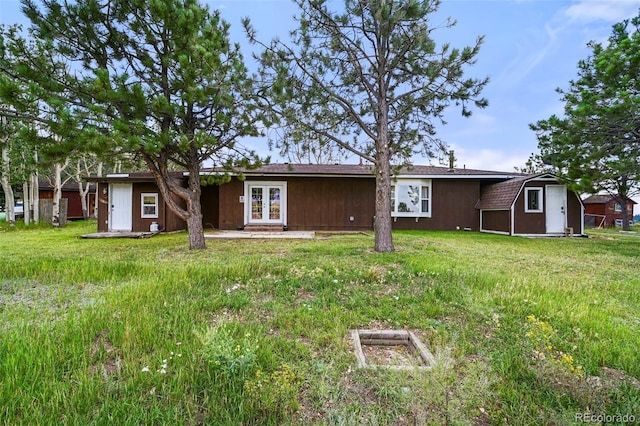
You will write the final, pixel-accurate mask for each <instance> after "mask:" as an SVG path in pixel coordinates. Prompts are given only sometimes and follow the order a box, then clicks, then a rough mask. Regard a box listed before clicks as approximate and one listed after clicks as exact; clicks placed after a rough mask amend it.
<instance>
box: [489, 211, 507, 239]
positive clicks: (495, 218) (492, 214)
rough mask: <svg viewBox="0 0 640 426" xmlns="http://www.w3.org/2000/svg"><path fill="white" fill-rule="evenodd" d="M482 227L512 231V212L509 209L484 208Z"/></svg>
mask: <svg viewBox="0 0 640 426" xmlns="http://www.w3.org/2000/svg"><path fill="white" fill-rule="evenodd" d="M482 229H483V230H485V231H495V232H506V233H509V234H510V233H511V212H510V211H509V210H484V211H483V212H482Z"/></svg>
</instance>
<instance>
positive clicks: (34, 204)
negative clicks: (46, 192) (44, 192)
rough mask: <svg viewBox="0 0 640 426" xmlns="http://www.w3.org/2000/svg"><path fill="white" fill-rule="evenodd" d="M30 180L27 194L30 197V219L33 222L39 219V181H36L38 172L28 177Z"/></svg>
mask: <svg viewBox="0 0 640 426" xmlns="http://www.w3.org/2000/svg"><path fill="white" fill-rule="evenodd" d="M29 179H30V180H31V185H30V187H31V192H30V193H29V196H30V197H31V209H32V215H31V217H32V219H33V223H38V221H39V220H40V211H39V209H40V183H39V182H38V172H37V171H36V172H34V173H32V174H31V176H30V177H29Z"/></svg>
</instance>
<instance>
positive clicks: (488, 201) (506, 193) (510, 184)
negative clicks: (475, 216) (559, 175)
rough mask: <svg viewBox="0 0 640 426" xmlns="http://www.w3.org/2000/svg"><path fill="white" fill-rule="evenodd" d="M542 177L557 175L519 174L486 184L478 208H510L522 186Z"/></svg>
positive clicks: (477, 204)
mask: <svg viewBox="0 0 640 426" xmlns="http://www.w3.org/2000/svg"><path fill="white" fill-rule="evenodd" d="M541 177H555V176H553V175H551V174H549V173H538V174H534V175H525V176H519V177H516V178H513V179H509V180H507V181H504V182H498V183H494V184H492V185H489V186H486V187H485V188H484V189H483V190H482V193H481V194H480V199H479V200H478V202H477V203H476V209H480V210H508V209H510V208H511V205H512V204H513V202H514V201H515V199H516V197H517V196H518V194H519V193H520V190H521V189H522V186H523V185H524V184H525V183H526V182H528V181H532V180H536V179H538V178H541Z"/></svg>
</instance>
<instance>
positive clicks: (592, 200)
mask: <svg viewBox="0 0 640 426" xmlns="http://www.w3.org/2000/svg"><path fill="white" fill-rule="evenodd" d="M613 200H615V197H613V196H612V195H608V194H607V195H591V196H590V197H587V198H585V199H584V200H582V202H583V203H584V204H607V203H608V202H609V201H613ZM627 201H631V202H632V203H633V204H637V203H636V202H635V201H633V200H632V199H631V198H627Z"/></svg>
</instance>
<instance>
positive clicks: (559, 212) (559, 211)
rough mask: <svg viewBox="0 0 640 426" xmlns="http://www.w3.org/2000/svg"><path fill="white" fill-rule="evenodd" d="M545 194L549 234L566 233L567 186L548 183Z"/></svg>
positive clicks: (546, 220)
mask: <svg viewBox="0 0 640 426" xmlns="http://www.w3.org/2000/svg"><path fill="white" fill-rule="evenodd" d="M545 194H546V197H545V198H546V203H545V207H546V210H545V223H546V230H547V234H561V233H564V230H565V228H566V227H567V188H566V187H565V186H564V185H547V186H546V188H545Z"/></svg>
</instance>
